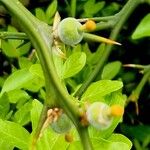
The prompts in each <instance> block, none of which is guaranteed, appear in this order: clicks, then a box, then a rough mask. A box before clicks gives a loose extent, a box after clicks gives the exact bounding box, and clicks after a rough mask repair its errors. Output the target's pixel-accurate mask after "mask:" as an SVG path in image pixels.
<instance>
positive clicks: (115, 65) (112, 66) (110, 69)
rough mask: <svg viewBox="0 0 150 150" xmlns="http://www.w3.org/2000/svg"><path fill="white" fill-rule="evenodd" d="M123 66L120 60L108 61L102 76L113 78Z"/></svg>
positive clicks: (103, 77)
mask: <svg viewBox="0 0 150 150" xmlns="http://www.w3.org/2000/svg"><path fill="white" fill-rule="evenodd" d="M120 68H121V62H120V61H114V62H111V63H108V64H107V65H105V67H104V69H103V72H102V75H101V78H102V79H103V80H104V79H108V80H110V79H113V78H114V77H115V76H116V75H117V74H118V72H119V71H120Z"/></svg>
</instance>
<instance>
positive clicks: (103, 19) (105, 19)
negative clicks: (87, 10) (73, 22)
mask: <svg viewBox="0 0 150 150" xmlns="http://www.w3.org/2000/svg"><path fill="white" fill-rule="evenodd" d="M116 15H117V14H116ZM116 15H113V16H106V17H93V18H82V19H78V21H79V22H86V21H87V20H93V21H96V22H97V21H109V20H113V19H114V18H115V17H116Z"/></svg>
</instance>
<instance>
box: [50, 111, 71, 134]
mask: <svg viewBox="0 0 150 150" xmlns="http://www.w3.org/2000/svg"><path fill="white" fill-rule="evenodd" d="M50 126H51V127H52V129H53V130H54V131H55V132H57V133H66V132H68V131H69V130H70V129H71V127H72V122H71V120H70V119H69V118H68V116H67V115H66V114H64V113H63V114H62V115H60V116H59V118H58V119H57V121H55V122H53V123H51V125H50Z"/></svg>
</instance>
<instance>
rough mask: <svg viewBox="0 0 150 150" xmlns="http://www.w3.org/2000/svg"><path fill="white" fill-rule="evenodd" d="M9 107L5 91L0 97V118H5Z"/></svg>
mask: <svg viewBox="0 0 150 150" xmlns="http://www.w3.org/2000/svg"><path fill="white" fill-rule="evenodd" d="M9 109H10V104H9V99H8V96H7V94H6V93H4V94H3V95H2V97H0V118H2V119H5V117H6V115H7V114H8V112H9Z"/></svg>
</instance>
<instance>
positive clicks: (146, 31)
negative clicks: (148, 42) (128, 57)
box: [132, 13, 150, 40]
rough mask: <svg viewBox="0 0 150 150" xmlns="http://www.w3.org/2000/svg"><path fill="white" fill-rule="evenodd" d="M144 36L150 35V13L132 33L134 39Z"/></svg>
mask: <svg viewBox="0 0 150 150" xmlns="http://www.w3.org/2000/svg"><path fill="white" fill-rule="evenodd" d="M143 37H150V13H149V14H147V15H146V16H145V17H144V18H143V19H142V20H141V22H140V23H139V25H138V26H137V28H136V29H135V31H134V32H133V34H132V39H134V40H136V39H139V38H143Z"/></svg>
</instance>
